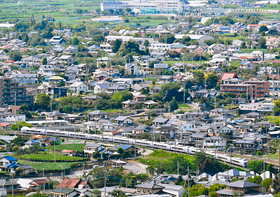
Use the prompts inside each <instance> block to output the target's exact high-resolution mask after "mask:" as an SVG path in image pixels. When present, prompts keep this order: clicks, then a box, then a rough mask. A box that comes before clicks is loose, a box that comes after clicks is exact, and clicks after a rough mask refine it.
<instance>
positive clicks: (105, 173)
mask: <svg viewBox="0 0 280 197" xmlns="http://www.w3.org/2000/svg"><path fill="white" fill-rule="evenodd" d="M106 181H107V171H106V170H105V171H104V191H105V193H104V196H107V195H106Z"/></svg>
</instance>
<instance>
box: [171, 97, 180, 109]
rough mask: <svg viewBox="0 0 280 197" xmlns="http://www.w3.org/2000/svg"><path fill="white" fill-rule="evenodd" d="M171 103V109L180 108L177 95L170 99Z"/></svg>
mask: <svg viewBox="0 0 280 197" xmlns="http://www.w3.org/2000/svg"><path fill="white" fill-rule="evenodd" d="M169 105H170V111H174V110H176V109H178V108H179V103H178V101H177V100H176V99H175V97H173V99H172V100H171V101H170V103H169Z"/></svg>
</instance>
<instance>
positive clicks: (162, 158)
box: [139, 150, 195, 165]
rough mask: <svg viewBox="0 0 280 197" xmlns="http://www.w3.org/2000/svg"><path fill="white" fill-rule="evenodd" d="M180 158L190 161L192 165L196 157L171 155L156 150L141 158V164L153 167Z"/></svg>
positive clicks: (178, 154)
mask: <svg viewBox="0 0 280 197" xmlns="http://www.w3.org/2000/svg"><path fill="white" fill-rule="evenodd" d="M178 157H182V158H184V159H185V160H188V161H189V162H190V163H192V162H194V161H195V157H194V156H191V155H186V154H181V153H171V152H167V151H163V150H155V151H154V152H153V153H152V154H150V155H148V156H145V157H142V158H139V161H140V162H141V163H145V164H149V165H152V164H158V163H169V162H171V161H173V160H174V159H177V158H178Z"/></svg>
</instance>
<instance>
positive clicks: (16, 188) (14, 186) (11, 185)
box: [0, 179, 19, 193]
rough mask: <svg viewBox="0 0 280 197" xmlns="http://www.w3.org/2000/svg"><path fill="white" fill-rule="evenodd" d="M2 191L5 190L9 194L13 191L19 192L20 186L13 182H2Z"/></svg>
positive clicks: (0, 184) (0, 181)
mask: <svg viewBox="0 0 280 197" xmlns="http://www.w3.org/2000/svg"><path fill="white" fill-rule="evenodd" d="M0 189H5V190H6V191H7V193H12V190H13V191H14V192H18V191H19V184H18V183H16V182H12V181H11V180H5V179H1V180H0Z"/></svg>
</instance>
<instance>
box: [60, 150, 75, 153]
mask: <svg viewBox="0 0 280 197" xmlns="http://www.w3.org/2000/svg"><path fill="white" fill-rule="evenodd" d="M61 152H62V153H72V152H74V151H73V150H63V151H61Z"/></svg>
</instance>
